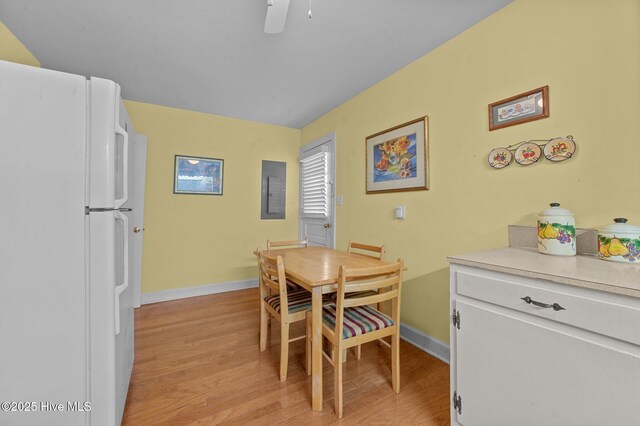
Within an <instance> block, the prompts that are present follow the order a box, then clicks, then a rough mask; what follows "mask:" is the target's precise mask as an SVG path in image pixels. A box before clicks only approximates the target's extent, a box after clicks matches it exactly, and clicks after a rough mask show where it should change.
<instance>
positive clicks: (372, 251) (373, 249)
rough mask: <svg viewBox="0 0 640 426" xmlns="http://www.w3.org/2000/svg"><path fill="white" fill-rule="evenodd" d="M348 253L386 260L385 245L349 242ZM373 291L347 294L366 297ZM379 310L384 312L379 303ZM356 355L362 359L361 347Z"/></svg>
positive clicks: (358, 347) (356, 351) (357, 348)
mask: <svg viewBox="0 0 640 426" xmlns="http://www.w3.org/2000/svg"><path fill="white" fill-rule="evenodd" d="M347 252H348V253H351V254H357V255H359V256H369V257H374V258H376V259H380V260H382V259H383V258H384V253H385V250H384V245H381V246H374V245H371V244H363V243H357V242H355V241H349V245H348V246H347ZM371 293H373V291H363V292H355V293H347V296H346V297H356V296H358V297H360V296H362V297H364V296H372V294H371ZM378 310H379V311H380V310H382V304H380V303H378ZM354 350H355V353H356V359H360V357H361V356H362V350H361V348H360V345H358V346H356V347H355V348H354Z"/></svg>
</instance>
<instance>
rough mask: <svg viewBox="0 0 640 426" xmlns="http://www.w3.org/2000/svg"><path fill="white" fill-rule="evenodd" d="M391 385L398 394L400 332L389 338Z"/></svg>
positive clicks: (397, 331)
mask: <svg viewBox="0 0 640 426" xmlns="http://www.w3.org/2000/svg"><path fill="white" fill-rule="evenodd" d="M391 385H392V386H393V390H394V392H395V393H400V330H396V333H395V334H393V335H392V336H391Z"/></svg>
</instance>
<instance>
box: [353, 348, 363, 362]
mask: <svg viewBox="0 0 640 426" xmlns="http://www.w3.org/2000/svg"><path fill="white" fill-rule="evenodd" d="M354 349H355V351H356V359H360V358H361V357H362V345H358V346H355V347H354Z"/></svg>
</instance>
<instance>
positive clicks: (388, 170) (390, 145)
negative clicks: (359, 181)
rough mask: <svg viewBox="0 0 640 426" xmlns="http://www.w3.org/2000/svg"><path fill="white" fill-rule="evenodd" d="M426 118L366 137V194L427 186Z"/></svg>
mask: <svg viewBox="0 0 640 426" xmlns="http://www.w3.org/2000/svg"><path fill="white" fill-rule="evenodd" d="M428 127H429V119H428V117H420V118H417V119H415V120H412V121H409V122H407V123H404V124H400V125H399V126H395V127H392V128H390V129H387V130H384V131H382V132H379V133H376V134H373V135H371V136H369V137H367V138H366V139H365V144H366V173H367V177H366V178H367V179H366V182H367V194H377V193H385V192H396V191H419V190H425V189H429V173H428V172H429V170H428V164H429V150H428V134H429V128H428Z"/></svg>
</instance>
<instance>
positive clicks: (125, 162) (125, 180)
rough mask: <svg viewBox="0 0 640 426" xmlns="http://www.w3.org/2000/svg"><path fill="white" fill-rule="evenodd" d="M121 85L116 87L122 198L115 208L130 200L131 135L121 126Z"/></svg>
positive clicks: (116, 122)
mask: <svg viewBox="0 0 640 426" xmlns="http://www.w3.org/2000/svg"><path fill="white" fill-rule="evenodd" d="M120 90H121V89H120V85H116V102H115V104H116V116H115V117H116V119H115V124H116V129H115V132H116V135H120V136H122V139H123V142H122V144H123V146H122V198H118V199H116V200H115V208H116V209H117V208H119V207H122V206H123V205H124V203H126V202H127V200H128V199H129V134H128V133H127V131H126V130H125V129H123V128H122V127H121V126H120Z"/></svg>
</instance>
